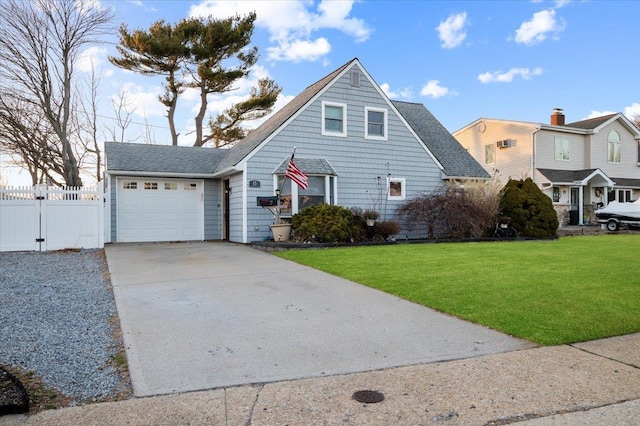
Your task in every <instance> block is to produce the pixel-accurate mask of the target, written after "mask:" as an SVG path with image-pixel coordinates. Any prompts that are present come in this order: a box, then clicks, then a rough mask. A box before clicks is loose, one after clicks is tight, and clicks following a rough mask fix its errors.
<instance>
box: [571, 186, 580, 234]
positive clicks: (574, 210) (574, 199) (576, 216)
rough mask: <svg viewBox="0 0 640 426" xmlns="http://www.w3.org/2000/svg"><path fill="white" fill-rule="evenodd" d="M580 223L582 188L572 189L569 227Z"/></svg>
mask: <svg viewBox="0 0 640 426" xmlns="http://www.w3.org/2000/svg"><path fill="white" fill-rule="evenodd" d="M579 223H580V188H571V200H570V205H569V225H578V224H579Z"/></svg>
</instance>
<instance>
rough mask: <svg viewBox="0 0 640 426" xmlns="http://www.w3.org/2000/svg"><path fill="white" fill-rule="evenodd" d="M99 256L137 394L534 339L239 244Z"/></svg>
mask: <svg viewBox="0 0 640 426" xmlns="http://www.w3.org/2000/svg"><path fill="white" fill-rule="evenodd" d="M106 253H107V261H108V264H109V271H110V273H111V281H112V284H113V288H114V295H115V300H116V305H117V308H118V314H119V316H120V322H121V326H122V331H123V338H124V343H125V348H126V351H127V358H128V361H129V370H130V373H131V380H132V384H133V389H134V394H135V395H136V396H150V395H159V394H169V393H176V392H187V391H195V390H202V389H212V388H219V387H228V386H235V385H243V384H252V383H266V382H278V381H283V380H295V379H304V378H311V377H323V376H331V375H340V374H346V373H354V372H362V371H370V370H379V369H385V368H390V367H400V366H407V365H415V364H422V363H428V362H435V361H446V360H453V359H462V358H470V357H477V356H480V355H487V354H494V353H499V352H505V351H513V350H519V349H523V348H531V347H533V345H532V344H531V343H529V342H525V341H522V340H519V339H515V338H512V337H509V336H506V335H504V334H502V333H498V332H496V331H494V330H490V329H488V328H486V327H482V326H478V325H475V324H472V323H469V322H466V321H462V320H459V319H457V318H454V317H451V316H448V315H443V314H441V313H438V312H436V311H433V310H431V309H427V308H425V307H423V306H419V305H416V304H414V303H410V302H407V301H405V300H402V299H399V298H397V297H395V296H391V295H388V294H385V293H383V292H380V291H377V290H373V289H371V288H368V287H366V286H363V285H360V284H356V283H353V282H351V281H347V280H344V279H341V278H338V277H335V276H333V275H330V274H326V273H324V272H320V271H317V270H314V269H311V268H308V267H305V266H302V265H298V264H296V263H293V262H290V261H287V260H283V259H280V258H278V257H276V256H273V255H270V254H268V253H265V252H262V251H259V250H255V249H252V248H250V247H248V246H244V245H238V244H230V243H180V244H116V245H110V246H107V247H106Z"/></svg>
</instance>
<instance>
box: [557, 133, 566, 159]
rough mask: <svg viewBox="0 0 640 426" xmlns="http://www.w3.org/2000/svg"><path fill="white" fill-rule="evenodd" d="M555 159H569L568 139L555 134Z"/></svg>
mask: <svg viewBox="0 0 640 426" xmlns="http://www.w3.org/2000/svg"><path fill="white" fill-rule="evenodd" d="M555 152H556V160H561V161H568V160H569V139H567V138H561V137H558V136H556V151H555Z"/></svg>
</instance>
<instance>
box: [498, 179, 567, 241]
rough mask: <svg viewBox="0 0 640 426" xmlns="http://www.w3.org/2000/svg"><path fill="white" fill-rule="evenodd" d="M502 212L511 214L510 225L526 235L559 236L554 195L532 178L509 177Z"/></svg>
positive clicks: (502, 202) (539, 236) (502, 200)
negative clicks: (543, 190) (543, 189)
mask: <svg viewBox="0 0 640 426" xmlns="http://www.w3.org/2000/svg"><path fill="white" fill-rule="evenodd" d="M500 211H501V214H502V215H503V216H508V217H510V218H511V226H512V227H514V228H515V229H516V231H518V234H519V235H521V236H525V237H536V238H550V237H555V236H556V231H557V229H558V216H557V214H556V211H555V209H554V208H553V203H552V202H551V198H549V197H548V196H546V195H545V194H544V193H543V192H542V191H541V190H540V188H538V185H536V184H535V183H534V182H533V181H532V180H531V178H527V179H525V180H512V179H510V180H509V182H507V185H506V186H505V190H504V194H503V196H502V199H501V201H500Z"/></svg>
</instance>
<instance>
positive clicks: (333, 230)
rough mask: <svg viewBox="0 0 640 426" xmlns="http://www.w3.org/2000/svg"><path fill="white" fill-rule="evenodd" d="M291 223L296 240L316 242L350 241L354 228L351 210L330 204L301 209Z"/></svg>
mask: <svg viewBox="0 0 640 426" xmlns="http://www.w3.org/2000/svg"><path fill="white" fill-rule="evenodd" d="M291 225H292V228H293V230H294V232H295V238H296V240H300V241H313V242H318V243H336V242H349V241H352V240H353V239H354V232H355V228H356V226H355V225H356V223H355V220H354V214H353V213H352V212H351V210H349V209H346V208H344V207H340V206H332V205H330V204H320V205H317V206H311V207H307V208H305V209H302V210H301V211H300V213H298V214H296V215H293V217H292V218H291Z"/></svg>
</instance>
